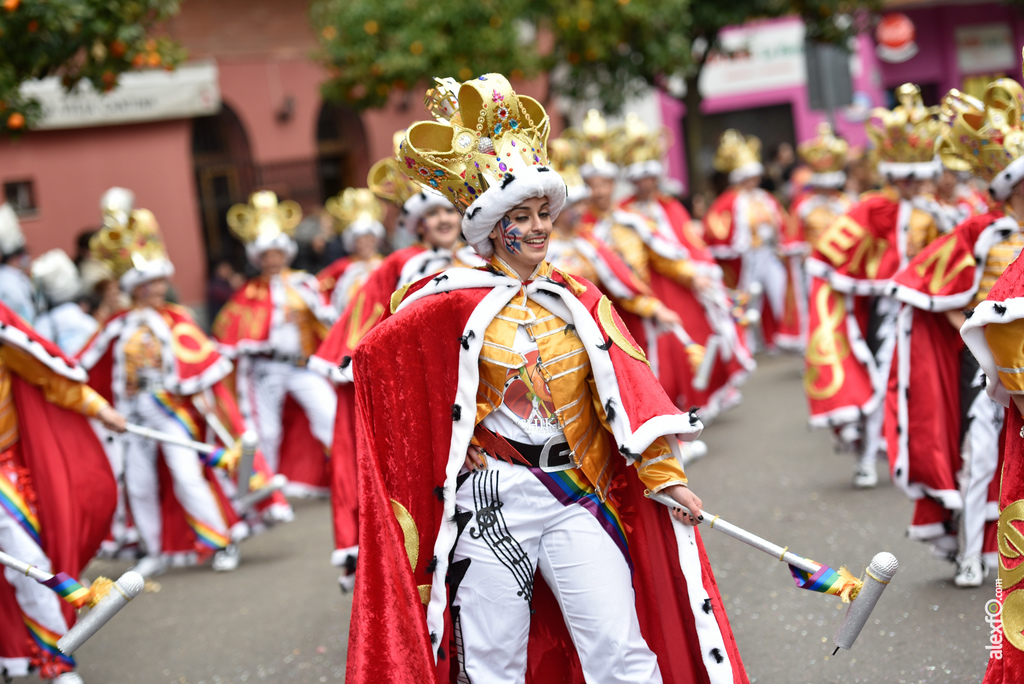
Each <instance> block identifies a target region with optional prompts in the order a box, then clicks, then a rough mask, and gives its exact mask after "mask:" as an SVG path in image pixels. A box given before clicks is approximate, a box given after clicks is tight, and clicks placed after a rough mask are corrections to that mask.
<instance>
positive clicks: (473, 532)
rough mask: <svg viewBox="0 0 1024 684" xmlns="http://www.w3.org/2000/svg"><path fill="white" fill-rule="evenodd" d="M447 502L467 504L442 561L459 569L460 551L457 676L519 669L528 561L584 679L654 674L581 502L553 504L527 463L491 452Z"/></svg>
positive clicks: (482, 683) (473, 677) (495, 676)
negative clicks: (555, 609) (553, 604)
mask: <svg viewBox="0 0 1024 684" xmlns="http://www.w3.org/2000/svg"><path fill="white" fill-rule="evenodd" d="M455 502H456V506H457V511H460V512H466V511H469V512H471V513H472V514H473V517H472V519H470V520H469V522H468V523H467V524H466V526H465V528H464V529H463V530H462V533H461V534H460V536H459V539H458V542H457V543H456V546H455V554H454V557H453V562H452V566H451V569H450V571H449V572H450V573H453V574H454V573H461V568H460V561H465V560H467V559H468V561H469V562H468V564H465V563H463V564H462V565H464V566H468V567H465V575H464V576H463V577H462V579H461V581H460V582H459V583H458V587H457V591H456V593H455V596H454V597H453V617H452V620H453V628H454V630H455V642H456V644H458V645H461V652H460V653H459V659H460V665H461V670H462V672H461V674H460V678H459V681H460V682H470V683H472V684H499V683H504V682H508V683H510V684H511V683H513V682H514V683H519V682H522V681H523V680H524V679H525V676H526V650H527V642H528V638H529V632H530V603H531V599H532V595H533V577H534V572H535V571H536V570H537V568H538V567H539V568H540V572H541V575H542V576H543V578H544V581H545V582H546V583H547V584H548V585H549V586H550V587H551V591H552V593H554V595H555V598H556V599H557V600H558V605H559V606H560V607H561V609H562V615H563V616H564V618H565V623H566V625H567V626H568V628H569V634H570V635H571V636H572V640H573V643H574V644H575V646H576V650H577V652H578V653H579V656H580V661H581V663H582V665H583V674H584V677H585V679H586V681H587V682H588V683H589V684H611V683H612V682H655V683H657V682H661V672H660V670H659V669H658V661H657V657H656V656H655V655H654V653H653V652H652V651H651V650H650V648H649V647H648V646H647V643H646V642H645V641H644V638H643V635H641V633H640V623H639V621H638V619H637V615H636V603H635V597H634V593H633V584H632V578H631V576H630V569H629V565H628V564H627V563H626V559H625V558H624V557H623V555H622V551H621V550H620V549H619V547H618V546H616V544H615V542H614V541H612V538H611V536H609V534H608V532H606V531H605V530H604V528H602V527H601V525H600V523H599V522H598V521H597V519H596V518H595V517H594V516H593V515H592V514H591V513H590V512H589V511H587V510H586V509H585V508H584V507H583V506H581V505H578V504H569V505H563V504H562V503H561V502H560V501H558V500H557V499H556V498H555V497H554V496H552V494H551V492H550V491H549V490H548V488H547V487H546V486H545V485H544V484H543V483H542V482H541V481H540V480H539V479H538V478H537V477H536V476H535V475H534V474H533V473H532V472H530V470H529V469H528V468H526V467H524V466H518V465H510V464H508V463H506V462H504V461H499V460H496V459H493V458H488V459H487V468H486V469H485V470H478V471H476V472H474V473H472V474H470V475H469V477H468V478H467V479H466V480H465V481H463V482H462V484H461V486H460V487H459V489H458V492H457V494H456V497H455ZM457 568H458V570H457ZM453 584H454V582H453ZM456 609H457V610H456Z"/></svg>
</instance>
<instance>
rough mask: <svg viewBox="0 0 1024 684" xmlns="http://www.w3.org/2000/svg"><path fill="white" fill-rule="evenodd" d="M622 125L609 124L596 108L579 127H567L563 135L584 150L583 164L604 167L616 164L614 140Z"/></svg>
mask: <svg viewBox="0 0 1024 684" xmlns="http://www.w3.org/2000/svg"><path fill="white" fill-rule="evenodd" d="M621 130H622V127H621V126H609V125H608V120H607V119H605V117H604V115H603V114H601V112H599V111H598V110H596V109H591V110H589V111H588V112H587V115H586V116H585V117H583V122H582V123H581V124H580V126H579V128H567V129H565V131H564V132H563V133H562V137H563V138H565V139H568V140H573V141H575V143H576V144H577V145H579V147H580V149H581V151H582V155H583V156H582V160H581V161H582V164H581V166H582V165H590V166H594V167H598V168H600V167H602V166H606V165H607V164H614V163H615V161H614V159H613V157H614V156H615V154H614V149H613V141H614V140H615V138H616V136H617V134H618V133H619V132H621Z"/></svg>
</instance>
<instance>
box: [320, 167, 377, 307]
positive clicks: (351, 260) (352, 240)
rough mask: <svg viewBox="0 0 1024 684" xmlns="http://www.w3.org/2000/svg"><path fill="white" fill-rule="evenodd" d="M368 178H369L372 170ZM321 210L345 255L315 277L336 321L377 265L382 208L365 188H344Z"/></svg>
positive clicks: (371, 192) (370, 191) (372, 194)
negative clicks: (336, 232) (333, 227)
mask: <svg viewBox="0 0 1024 684" xmlns="http://www.w3.org/2000/svg"><path fill="white" fill-rule="evenodd" d="M370 175H371V176H372V175H373V170H372V169H371V171H370ZM325 208H326V209H327V213H328V214H330V215H331V216H332V217H333V218H334V223H335V227H336V228H337V230H338V232H339V233H340V234H341V241H342V244H343V245H344V247H345V252H346V253H347V254H348V256H345V257H342V258H340V259H338V260H337V261H335V262H334V263H332V264H330V265H328V266H327V267H326V268H324V269H323V270H322V271H320V272H319V273H318V274H317V276H316V277H317V280H319V281H320V287H321V289H322V290H323V293H324V295H325V296H326V297H327V299H328V301H330V303H331V308H332V309H334V313H335V317H337V316H340V315H341V313H342V312H343V311H344V310H345V309H346V308H347V307H348V303H349V301H350V300H351V299H352V295H353V294H355V293H356V292H358V291H359V289H360V288H361V287H362V286H363V284H364V283H365V282H366V280H367V279H368V278H369V277H370V276H371V275H372V274H373V272H374V271H375V270H377V267H378V266H380V264H381V261H382V259H383V257H381V254H380V249H381V246H382V244H383V242H384V236H385V231H384V225H383V224H382V223H381V220H382V219H383V218H384V208H383V207H381V205H380V202H379V201H378V199H377V197H376V196H375V195H374V193H373V191H372V190H370V189H368V188H345V189H344V190H343V191H342V192H341V193H340V194H339V195H338V196H337V197H332V198H330V199H329V200H327V204H326V205H325Z"/></svg>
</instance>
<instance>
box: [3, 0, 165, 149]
mask: <svg viewBox="0 0 1024 684" xmlns="http://www.w3.org/2000/svg"><path fill="white" fill-rule="evenodd" d="M178 6H179V1H178V0H0V135H4V134H6V135H10V134H17V133H19V132H21V131H22V130H24V129H25V128H30V127H31V125H32V122H33V121H34V120H35V118H36V117H37V116H38V114H39V108H38V105H37V104H36V103H34V102H32V101H27V100H25V99H24V98H23V97H22V96H21V94H20V92H19V87H20V86H21V84H22V83H23V82H25V81H27V80H30V79H37V78H44V77H47V76H59V77H60V78H61V82H62V83H63V85H64V87H65V88H68V89H71V88H74V87H75V86H76V85H77V84H78V83H80V82H81V81H83V80H84V81H88V82H89V83H91V84H92V85H93V87H94V88H96V90H98V91H101V92H105V91H108V90H111V89H113V88H114V87H115V86H116V85H117V81H118V77H119V76H120V75H121V74H122V73H124V72H125V71H128V70H129V69H138V68H146V67H149V68H154V67H162V68H167V69H169V68H173V67H174V66H176V65H177V64H178V63H179V62H180V61H181V60H182V59H183V57H184V54H183V52H182V50H181V48H180V47H178V46H177V45H176V44H175V43H173V42H172V41H170V40H169V39H167V38H166V37H153V28H154V26H155V25H156V24H158V23H159V22H161V21H163V20H165V19H167V18H168V17H170V16H171V15H173V14H175V13H177V11H178Z"/></svg>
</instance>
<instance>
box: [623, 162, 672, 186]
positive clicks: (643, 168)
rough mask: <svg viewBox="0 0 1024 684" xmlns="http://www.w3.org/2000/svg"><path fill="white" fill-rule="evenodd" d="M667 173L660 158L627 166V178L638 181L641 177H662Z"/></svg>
mask: <svg viewBox="0 0 1024 684" xmlns="http://www.w3.org/2000/svg"><path fill="white" fill-rule="evenodd" d="M664 173H665V166H664V165H663V164H662V163H661V161H660V160H658V159H648V160H647V161H642V162H635V163H633V164H630V165H629V166H627V167H626V178H627V179H629V180H631V181H638V180H640V179H641V178H651V177H654V178H660V177H661V176H662V174H664Z"/></svg>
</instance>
